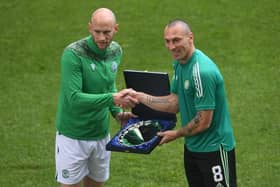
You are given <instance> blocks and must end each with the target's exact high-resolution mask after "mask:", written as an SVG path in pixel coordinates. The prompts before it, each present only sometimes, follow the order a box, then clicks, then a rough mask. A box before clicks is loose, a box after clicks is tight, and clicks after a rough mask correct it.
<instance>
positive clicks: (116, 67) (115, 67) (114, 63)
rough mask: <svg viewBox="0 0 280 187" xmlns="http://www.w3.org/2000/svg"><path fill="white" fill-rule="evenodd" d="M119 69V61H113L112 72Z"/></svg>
mask: <svg viewBox="0 0 280 187" xmlns="http://www.w3.org/2000/svg"><path fill="white" fill-rule="evenodd" d="M117 69H118V64H117V62H115V61H114V62H112V72H114V73H115V72H116V71H117Z"/></svg>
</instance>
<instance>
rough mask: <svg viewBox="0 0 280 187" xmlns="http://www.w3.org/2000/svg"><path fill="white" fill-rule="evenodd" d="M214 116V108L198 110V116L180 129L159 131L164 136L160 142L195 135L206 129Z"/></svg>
mask: <svg viewBox="0 0 280 187" xmlns="http://www.w3.org/2000/svg"><path fill="white" fill-rule="evenodd" d="M181 115H182V114H181ZM212 116H213V110H202V111H198V112H197V114H196V116H195V117H194V118H193V119H192V120H191V121H190V122H189V123H188V124H187V125H186V126H184V127H182V128H180V129H178V130H170V131H165V132H160V133H158V135H159V136H162V139H161V141H160V144H164V143H168V142H170V141H172V140H175V139H177V138H179V137H184V136H193V135H196V134H198V133H201V132H203V131H205V130H206V129H208V128H209V127H210V124H211V121H212Z"/></svg>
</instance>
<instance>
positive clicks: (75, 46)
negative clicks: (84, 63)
mask: <svg viewBox="0 0 280 187" xmlns="http://www.w3.org/2000/svg"><path fill="white" fill-rule="evenodd" d="M88 50H89V47H88V45H87V42H86V38H83V39H81V40H78V41H75V42H73V43H71V44H69V45H68V46H67V47H66V48H65V49H64V52H69V51H71V52H72V53H74V54H76V55H82V54H85V53H86V52H87V51H88Z"/></svg>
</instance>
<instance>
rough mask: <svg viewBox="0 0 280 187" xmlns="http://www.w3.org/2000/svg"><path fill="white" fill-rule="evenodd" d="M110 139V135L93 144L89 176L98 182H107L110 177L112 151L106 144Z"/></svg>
mask: <svg viewBox="0 0 280 187" xmlns="http://www.w3.org/2000/svg"><path fill="white" fill-rule="evenodd" d="M109 140H110V136H109V135H108V136H107V137H106V138H104V139H102V140H99V141H95V142H93V144H92V153H91V156H90V158H89V164H88V168H89V174H88V177H89V178H91V179H93V180H94V181H96V182H105V181H106V180H108V179H109V172H110V171H109V169H110V157H111V152H110V151H107V150H106V144H107V143H108V142H109Z"/></svg>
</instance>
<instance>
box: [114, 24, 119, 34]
mask: <svg viewBox="0 0 280 187" xmlns="http://www.w3.org/2000/svg"><path fill="white" fill-rule="evenodd" d="M118 31H119V24H116V25H115V33H117V32H118Z"/></svg>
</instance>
